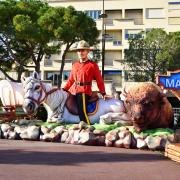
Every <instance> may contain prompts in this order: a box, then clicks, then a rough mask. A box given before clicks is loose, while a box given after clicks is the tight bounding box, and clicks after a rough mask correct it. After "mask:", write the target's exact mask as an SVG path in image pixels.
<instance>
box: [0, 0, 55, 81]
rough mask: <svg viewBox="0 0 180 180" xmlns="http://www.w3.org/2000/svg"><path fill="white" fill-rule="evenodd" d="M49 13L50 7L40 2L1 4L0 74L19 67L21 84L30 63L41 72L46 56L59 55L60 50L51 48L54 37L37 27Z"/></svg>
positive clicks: (14, 0)
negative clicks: (56, 53) (22, 75)
mask: <svg viewBox="0 0 180 180" xmlns="http://www.w3.org/2000/svg"><path fill="white" fill-rule="evenodd" d="M48 9H49V6H48V4H47V3H46V2H43V1H40V0H20V1H17V0H3V1H0V22H1V24H0V61H1V62H2V63H1V66H0V68H1V69H0V70H1V71H2V72H3V73H5V72H6V69H7V68H11V67H10V65H11V66H12V64H14V63H16V64H17V66H16V68H15V69H16V70H17V73H18V79H17V80H18V81H19V80H20V76H21V73H22V72H23V71H24V70H25V68H26V67H29V66H27V64H28V63H29V62H33V64H34V65H33V66H31V67H34V68H35V70H36V71H37V72H40V62H41V60H42V58H43V56H44V55H45V54H47V55H49V54H52V53H54V52H56V51H57V47H54V46H51V47H50V46H48V43H49V42H50V41H51V39H53V37H54V35H53V34H50V33H49V32H47V31H46V30H45V29H44V28H42V27H41V25H40V24H39V23H38V21H39V19H40V17H41V16H43V15H44V13H45V12H46V11H47V10H48ZM4 62H5V63H4ZM2 64H3V65H2ZM6 64H7V65H6ZM5 67H6V68H5ZM9 70H10V69H9ZM5 75H6V76H7V73H6V74H5ZM9 78H10V77H9Z"/></svg>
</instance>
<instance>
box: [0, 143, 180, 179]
mask: <svg viewBox="0 0 180 180" xmlns="http://www.w3.org/2000/svg"><path fill="white" fill-rule="evenodd" d="M179 177H180V164H179V163H176V162H174V161H171V160H169V159H167V158H165V157H164V156H162V155H161V154H159V153H158V152H152V151H142V150H132V149H120V148H110V147H93V146H78V145H68V144H62V143H47V142H37V141H13V140H0V180H131V179H132V180H136V179H137V180H143V179H145V180H148V179H150V180H177V179H179Z"/></svg>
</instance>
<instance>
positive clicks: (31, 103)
mask: <svg viewBox="0 0 180 180" xmlns="http://www.w3.org/2000/svg"><path fill="white" fill-rule="evenodd" d="M21 82H22V84H23V88H24V103H23V109H24V111H25V112H26V113H27V114H34V113H35V112H36V110H37V108H38V107H39V105H40V104H41V103H42V101H43V100H44V99H45V97H46V94H45V91H44V89H43V85H42V83H41V81H40V78H39V75H38V73H37V72H33V74H32V76H30V77H27V78H25V77H21Z"/></svg>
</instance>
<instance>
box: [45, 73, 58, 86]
mask: <svg viewBox="0 0 180 180" xmlns="http://www.w3.org/2000/svg"><path fill="white" fill-rule="evenodd" d="M46 80H51V81H52V84H53V85H54V86H57V85H58V82H59V72H47V73H46Z"/></svg>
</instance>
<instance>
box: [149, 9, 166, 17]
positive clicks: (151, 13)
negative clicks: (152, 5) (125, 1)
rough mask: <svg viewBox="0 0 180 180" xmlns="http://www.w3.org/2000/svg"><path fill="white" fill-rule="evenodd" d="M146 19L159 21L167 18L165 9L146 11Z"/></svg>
mask: <svg viewBox="0 0 180 180" xmlns="http://www.w3.org/2000/svg"><path fill="white" fill-rule="evenodd" d="M146 18H147V19H150V18H152V19H158V18H165V12H164V9H160V8H159V9H146Z"/></svg>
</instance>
